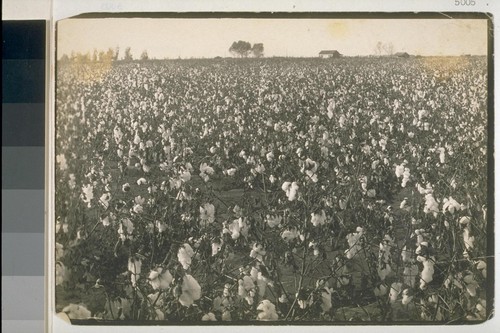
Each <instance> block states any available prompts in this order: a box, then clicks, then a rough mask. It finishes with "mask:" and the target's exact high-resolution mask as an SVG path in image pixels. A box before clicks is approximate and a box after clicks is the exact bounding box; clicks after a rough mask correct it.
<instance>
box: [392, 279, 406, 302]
mask: <svg viewBox="0 0 500 333" xmlns="http://www.w3.org/2000/svg"><path fill="white" fill-rule="evenodd" d="M402 287H403V284H402V283H401V282H394V283H393V284H391V288H390V291H389V299H390V301H391V302H392V303H394V302H395V301H396V300H397V299H398V296H399V294H400V293H401V289H402Z"/></svg>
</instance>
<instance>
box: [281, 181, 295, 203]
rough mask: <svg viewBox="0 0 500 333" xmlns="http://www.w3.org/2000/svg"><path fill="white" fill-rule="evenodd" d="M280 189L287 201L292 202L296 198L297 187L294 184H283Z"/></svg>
mask: <svg viewBox="0 0 500 333" xmlns="http://www.w3.org/2000/svg"><path fill="white" fill-rule="evenodd" d="M281 189H282V190H283V191H285V193H286V196H287V198H288V200H289V201H294V200H295V199H296V197H297V191H298V190H299V185H298V184H297V183H296V182H284V183H283V185H281Z"/></svg>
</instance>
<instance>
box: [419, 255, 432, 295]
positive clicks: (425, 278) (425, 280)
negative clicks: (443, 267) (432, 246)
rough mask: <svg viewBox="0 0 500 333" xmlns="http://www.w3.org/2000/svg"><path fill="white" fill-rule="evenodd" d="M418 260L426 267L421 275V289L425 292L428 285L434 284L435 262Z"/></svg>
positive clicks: (420, 257)
mask: <svg viewBox="0 0 500 333" xmlns="http://www.w3.org/2000/svg"><path fill="white" fill-rule="evenodd" d="M417 260H418V261H420V262H421V263H422V264H423V265H424V269H423V270H422V272H421V273H420V289H422V290H424V289H425V288H427V285H428V284H429V283H431V282H432V280H433V275H434V260H433V259H431V258H429V259H427V258H425V257H422V256H417Z"/></svg>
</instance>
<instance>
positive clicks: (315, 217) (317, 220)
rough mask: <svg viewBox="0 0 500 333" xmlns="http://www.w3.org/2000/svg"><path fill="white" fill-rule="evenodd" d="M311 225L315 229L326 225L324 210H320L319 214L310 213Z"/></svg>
mask: <svg viewBox="0 0 500 333" xmlns="http://www.w3.org/2000/svg"><path fill="white" fill-rule="evenodd" d="M311 223H312V224H313V225H314V226H315V227H317V226H318V225H323V224H325V223H326V213H325V211H324V210H321V213H319V214H315V213H312V214H311Z"/></svg>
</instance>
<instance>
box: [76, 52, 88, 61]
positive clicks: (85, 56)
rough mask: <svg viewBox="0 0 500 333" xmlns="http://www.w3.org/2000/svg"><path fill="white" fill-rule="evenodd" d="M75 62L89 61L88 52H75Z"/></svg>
mask: <svg viewBox="0 0 500 333" xmlns="http://www.w3.org/2000/svg"><path fill="white" fill-rule="evenodd" d="M76 62H78V63H86V62H90V52H87V53H80V52H78V53H77V54H76Z"/></svg>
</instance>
